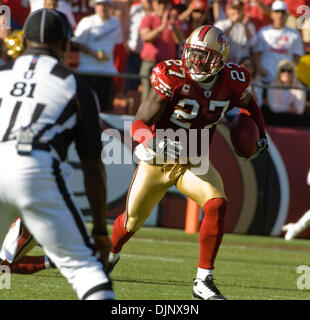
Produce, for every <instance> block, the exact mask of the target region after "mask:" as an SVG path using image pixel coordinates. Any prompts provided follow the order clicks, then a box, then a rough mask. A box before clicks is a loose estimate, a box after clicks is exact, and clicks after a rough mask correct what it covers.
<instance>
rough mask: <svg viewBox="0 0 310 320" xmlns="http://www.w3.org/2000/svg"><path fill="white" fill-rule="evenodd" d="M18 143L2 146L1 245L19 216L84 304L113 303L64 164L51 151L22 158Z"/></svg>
mask: <svg viewBox="0 0 310 320" xmlns="http://www.w3.org/2000/svg"><path fill="white" fill-rule="evenodd" d="M15 144H16V141H10V142H3V143H0V155H1V157H0V177H1V179H0V246H2V243H3V240H4V237H5V235H6V234H7V232H8V230H9V227H10V225H11V224H12V222H13V221H14V220H15V219H16V218H17V217H18V216H20V217H21V218H22V220H23V222H24V224H25V225H26V227H27V228H28V230H29V231H30V233H31V234H32V235H33V237H34V238H35V240H36V241H37V243H39V244H40V245H41V246H42V247H43V249H44V251H45V253H46V255H47V256H48V257H50V258H51V260H52V261H53V262H54V263H55V264H56V266H57V268H58V269H59V271H60V272H61V273H62V274H63V275H64V276H65V277H66V278H67V280H68V281H69V282H70V283H71V284H72V286H73V289H74V290H75V291H76V292H77V294H78V297H79V299H86V298H91V295H94V294H96V293H97V292H101V297H102V294H103V295H104V296H105V298H106V299H113V298H114V294H113V291H112V289H111V282H110V280H109V278H108V276H107V275H106V274H105V272H104V271H103V264H102V263H101V261H99V260H98V258H97V257H96V256H95V254H94V250H93V240H92V239H91V238H90V237H89V234H88V232H87V230H86V227H85V224H84V222H83V217H82V214H81V212H80V210H79V209H78V207H77V206H76V203H75V201H74V198H73V194H72V191H71V189H70V188H69V187H68V185H67V183H66V180H65V178H64V176H63V174H62V172H61V165H60V162H59V161H58V160H55V159H54V158H53V157H52V155H51V154H49V153H48V152H46V151H39V150H34V151H32V156H20V155H18V154H17V152H16V148H15Z"/></svg>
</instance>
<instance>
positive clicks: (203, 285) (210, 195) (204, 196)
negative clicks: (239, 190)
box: [176, 165, 226, 299]
mask: <svg viewBox="0 0 310 320" xmlns="http://www.w3.org/2000/svg"><path fill="white" fill-rule="evenodd" d="M176 186H177V188H178V189H179V190H180V191H181V192H182V193H183V194H184V195H186V196H188V197H190V198H191V199H192V200H194V201H195V202H197V203H198V204H199V205H200V207H202V208H203V213H204V218H203V220H202V223H201V226H200V231H199V243H200V254H199V262H198V270H197V275H196V279H195V281H194V288H193V296H194V297H195V298H198V299H225V298H224V297H223V295H222V294H221V293H220V291H219V290H218V289H217V288H216V286H215V285H214V283H213V280H212V277H213V269H214V261H215V259H216V255H217V252H218V249H219V247H220V244H221V242H222V238H223V234H224V216H225V213H226V195H225V192H224V186H223V182H222V179H221V176H220V175H219V173H218V172H217V170H216V169H215V168H214V167H213V166H212V165H210V168H209V171H208V173H207V174H204V175H202V176H197V175H196V174H194V173H193V172H192V171H191V170H187V171H186V172H185V173H184V175H183V176H182V178H181V179H179V180H178V182H177V184H176Z"/></svg>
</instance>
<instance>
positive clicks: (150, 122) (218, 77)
mask: <svg viewBox="0 0 310 320" xmlns="http://www.w3.org/2000/svg"><path fill="white" fill-rule="evenodd" d="M228 51H229V44H228V41H227V40H226V37H225V34H224V33H223V32H222V31H221V30H220V29H218V28H216V27H214V26H201V27H199V28H197V29H196V30H194V31H193V33H192V34H191V35H190V37H189V38H188V39H187V41H186V44H185V46H184V50H183V54H182V60H166V61H163V62H160V63H159V64H158V65H156V66H155V68H154V69H153V72H152V74H151V78H150V81H151V85H152V88H151V90H150V92H149V94H148V97H147V99H146V100H144V101H143V102H142V103H141V106H140V108H139V110H138V112H137V114H136V116H135V119H134V122H133V124H132V127H131V134H132V137H133V139H134V140H136V141H138V142H139V143H140V145H139V147H138V148H137V149H136V155H137V156H138V157H139V158H140V160H141V161H140V162H139V165H138V168H137V170H136V172H135V175H134V177H133V180H132V183H131V185H130V188H129V191H128V196H127V203H126V210H125V212H124V213H123V214H121V215H120V216H118V218H117V219H116V220H115V222H114V226H113V232H112V239H111V242H112V249H111V253H110V256H109V271H111V270H112V269H113V268H114V266H115V264H116V263H117V262H118V260H119V258H120V251H121V249H122V247H123V245H124V244H125V243H126V242H127V241H128V240H129V239H130V238H131V236H132V235H133V234H134V233H135V232H136V231H138V230H139V229H140V228H141V227H142V226H143V224H144V222H145V220H146V219H147V217H148V216H149V214H150V213H151V211H152V209H153V208H154V206H155V205H156V204H157V203H158V202H159V201H160V200H161V199H162V197H163V196H164V195H165V193H166V191H167V190H168V189H169V188H170V187H171V186H173V185H175V186H176V187H177V188H178V189H179V191H180V192H181V193H183V194H184V195H185V196H187V197H190V198H191V199H192V200H194V201H195V202H197V203H198V204H199V206H200V207H201V208H202V209H203V213H204V218H203V220H202V223H201V226H200V231H199V243H200V254H199V261H198V269H197V274H196V278H195V280H194V287H193V296H194V297H195V298H198V299H205V300H209V299H212V300H214V299H216V300H223V299H225V297H224V296H223V295H222V294H221V293H220V291H219V290H218V289H217V288H216V286H215V284H214V282H213V278H212V276H213V269H214V262H215V258H216V255H217V251H218V249H219V246H220V244H221V241H222V237H223V233H224V221H225V213H226V206H227V201H228V200H227V197H226V194H225V191H224V186H223V182H222V179H221V176H220V174H219V173H218V172H217V170H216V169H215V168H214V167H213V165H212V163H210V165H209V169H208V170H207V171H206V172H200V173H197V172H195V170H194V165H192V164H191V162H190V160H191V159H190V157H191V154H190V152H189V150H188V149H190V148H187V147H188V146H189V144H191V143H193V142H192V141H190V139H189V138H188V137H189V136H190V130H191V129H194V130H196V132H197V140H196V142H195V144H196V147H197V151H198V152H200V151H201V152H200V153H199V156H200V158H201V159H203V158H204V157H207V156H208V155H207V154H204V153H203V151H202V150H203V149H204V148H203V145H204V144H206V143H207V141H205V140H203V139H202V138H201V136H202V135H201V133H202V131H203V130H204V129H207V130H208V132H209V143H211V142H212V137H213V134H214V131H215V128H216V125H217V123H218V122H219V121H220V120H221V119H222V118H223V117H224V115H225V113H226V112H227V111H229V110H231V109H232V108H233V107H235V106H237V107H242V108H245V109H247V110H248V111H249V113H250V114H251V117H252V118H253V119H254V121H255V123H256V124H257V127H258V129H259V134H260V139H259V141H258V143H257V152H256V153H257V154H259V153H261V152H262V151H263V150H264V149H266V148H267V146H268V143H267V139H266V135H265V129H264V121H263V117H262V113H261V111H260V109H259V107H258V106H257V104H256V102H255V100H254V99H253V97H252V96H251V95H250V93H249V92H248V87H249V84H250V75H249V73H248V72H247V70H246V69H244V68H243V67H241V66H239V65H235V64H229V63H228V64H225V63H224V61H225V59H226V57H227V55H228ZM160 129H162V130H168V129H172V131H173V132H174V133H175V132H177V131H178V132H179V130H180V129H183V130H185V132H186V133H187V138H186V140H185V143H184V140H182V139H178V138H176V139H174V138H173V137H170V136H168V137H164V138H163V137H162V135H161V134H159V132H160ZM186 143H187V145H185V144H186ZM159 157H162V159H164V162H162V163H159V162H157V159H158V158H159ZM184 157H185V158H187V159H189V161H188V162H186V163H184V161H181V159H183V160H184Z"/></svg>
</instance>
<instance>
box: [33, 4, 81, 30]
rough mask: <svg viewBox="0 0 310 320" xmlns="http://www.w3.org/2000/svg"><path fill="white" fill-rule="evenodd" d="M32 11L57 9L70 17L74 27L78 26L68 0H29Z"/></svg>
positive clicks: (69, 19)
mask: <svg viewBox="0 0 310 320" xmlns="http://www.w3.org/2000/svg"><path fill="white" fill-rule="evenodd" d="M29 3H30V9H31V12H33V11H36V10H39V9H42V8H46V9H57V10H58V11H60V12H62V13H63V14H64V15H65V16H66V17H67V19H68V21H69V23H70V25H71V27H72V29H74V28H75V27H76V22H75V19H74V16H73V14H72V10H71V5H70V4H69V3H68V1H66V0H29Z"/></svg>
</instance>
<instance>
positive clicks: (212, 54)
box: [182, 25, 229, 82]
mask: <svg viewBox="0 0 310 320" xmlns="http://www.w3.org/2000/svg"><path fill="white" fill-rule="evenodd" d="M228 52H229V43H228V40H227V38H226V36H225V34H224V32H223V31H222V30H220V29H219V28H217V27H215V26H211V25H204V26H201V27H198V28H197V29H195V30H194V31H193V32H192V33H191V35H190V36H189V37H188V39H187V40H186V43H185V45H184V49H183V54H182V65H183V68H184V70H185V72H187V73H189V74H190V76H191V78H192V79H193V80H195V81H199V82H200V81H205V80H206V79H207V78H209V77H212V76H214V75H215V74H217V73H218V72H219V71H220V70H221V69H222V68H223V67H224V61H225V60H226V58H227V56H228Z"/></svg>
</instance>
